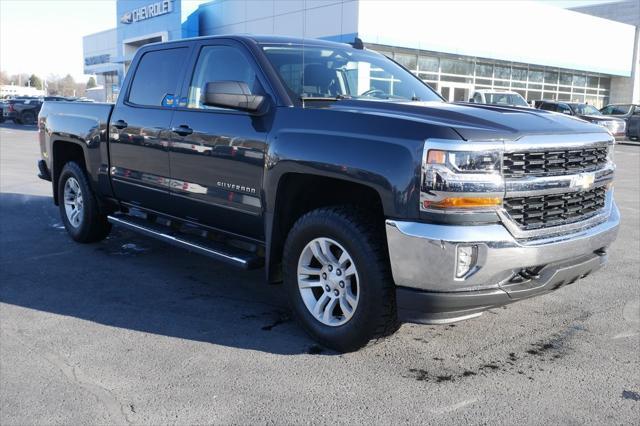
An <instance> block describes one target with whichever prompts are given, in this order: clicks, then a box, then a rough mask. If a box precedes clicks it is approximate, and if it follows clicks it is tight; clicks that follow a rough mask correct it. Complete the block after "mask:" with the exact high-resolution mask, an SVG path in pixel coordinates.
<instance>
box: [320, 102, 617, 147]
mask: <svg viewBox="0 0 640 426" xmlns="http://www.w3.org/2000/svg"><path fill="white" fill-rule="evenodd" d="M325 107H326V108H329V109H332V110H339V111H344V112H350V113H354V114H371V115H378V116H385V117H394V118H398V119H399V120H411V121H420V122H424V123H427V124H433V125H440V126H448V127H450V128H452V129H454V130H455V131H456V132H457V133H458V134H459V135H460V136H461V137H462V138H463V139H465V140H497V139H507V140H514V139H518V138H519V137H521V136H524V135H533V134H556V135H557V134H566V133H606V130H604V129H603V127H601V126H597V125H594V124H591V123H588V122H586V121H584V120H580V119H578V118H575V117H570V116H567V115H565V114H557V113H553V112H548V111H542V110H538V109H533V108H528V107H504V106H496V105H486V104H473V103H460V104H452V103H447V102H383V101H360V100H350V99H345V100H341V101H337V102H332V103H330V104H328V105H326V106H325Z"/></svg>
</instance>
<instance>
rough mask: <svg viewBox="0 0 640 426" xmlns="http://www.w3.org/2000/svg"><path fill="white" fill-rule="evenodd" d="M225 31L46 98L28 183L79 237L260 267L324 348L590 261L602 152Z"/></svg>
mask: <svg viewBox="0 0 640 426" xmlns="http://www.w3.org/2000/svg"><path fill="white" fill-rule="evenodd" d="M354 45H355V46H356V47H352V46H350V45H346V44H338V43H331V42H324V41H316V40H299V39H291V38H279V37H251V36H225V37H211V38H198V39H192V40H182V41H176V42H170V43H164V44H154V45H148V46H144V47H143V48H141V49H140V50H139V51H138V53H137V54H136V57H135V59H134V60H133V62H132V63H131V67H130V70H129V72H128V74H127V77H126V79H125V81H124V84H123V87H122V91H121V95H120V97H119V99H118V101H117V104H116V105H110V104H78V103H65V102H55V103H50V102H45V103H44V105H43V107H42V110H41V112H40V115H39V119H38V126H39V135H40V146H41V152H42V160H41V161H40V162H39V164H38V167H39V171H40V177H42V178H44V179H47V180H50V181H51V182H52V190H53V198H54V202H55V203H56V204H57V205H59V207H60V213H61V215H62V219H63V221H64V224H65V227H66V229H67V231H68V233H69V234H70V235H71V237H72V238H73V239H75V240H76V241H79V242H84V243H88V242H95V241H98V240H100V239H102V238H104V237H105V236H106V235H107V234H108V233H109V230H110V228H111V225H112V224H115V225H118V226H123V227H125V228H128V229H130V230H133V231H136V232H141V233H143V234H145V235H148V236H149V237H153V238H158V239H161V240H164V241H166V242H168V243H171V244H174V245H177V246H180V247H184V248H187V249H189V250H192V251H194V252H196V253H200V254H204V255H207V256H210V257H212V258H214V259H217V260H220V261H223V262H226V263H228V264H230V265H234V266H237V267H239V268H245V269H248V268H258V267H264V268H265V276H266V280H267V282H269V283H280V282H283V283H284V285H285V287H286V294H287V295H288V298H289V302H290V305H291V308H292V310H293V312H294V314H295V316H296V317H297V318H298V320H299V322H300V323H301V324H302V326H303V327H304V328H305V329H306V330H307V331H308V332H309V333H310V334H311V335H312V336H313V337H314V338H315V339H317V340H318V341H319V342H321V343H322V344H324V345H326V346H329V347H331V348H335V349H337V350H341V351H349V350H355V349H357V348H359V347H361V346H363V345H365V344H366V343H367V342H369V341H370V340H371V339H375V338H377V337H380V336H384V335H386V334H389V333H391V332H393V331H394V330H395V329H396V327H397V325H398V323H399V321H398V320H399V319H401V320H408V321H418V322H429V323H447V322H452V321H458V320H461V319H466V318H471V317H474V316H477V315H480V314H481V313H482V311H484V310H486V309H489V308H492V307H495V306H500V305H504V304H507V303H510V302H514V301H517V300H520V299H524V298H527V297H530V296H534V295H538V294H542V293H545V292H548V291H551V290H555V289H557V288H559V287H562V286H563V285H566V284H571V283H573V282H575V281H576V280H578V279H580V278H582V277H585V276H586V275H588V274H590V273H592V272H594V271H596V270H597V269H598V268H600V267H601V266H602V265H603V264H604V263H605V262H606V259H607V247H608V246H609V245H610V244H611V243H612V242H613V240H614V239H615V236H616V232H617V229H618V223H619V213H618V209H617V208H616V205H615V203H614V201H613V186H612V180H613V176H614V169H615V166H614V163H613V144H614V139H613V137H612V136H611V134H610V133H609V132H607V130H606V129H605V128H603V127H601V126H597V125H594V124H590V123H587V122H584V121H582V120H577V119H574V118H572V117H567V116H564V115H562V114H556V113H551V112H545V111H537V110H533V109H530V108H518V107H500V106H493V105H478V104H449V103H446V102H444V101H443V100H442V99H441V97H440V96H439V95H438V94H436V93H435V92H433V91H432V90H431V89H430V88H429V87H428V86H427V85H426V84H424V83H423V82H422V81H420V80H419V79H418V78H416V77H415V76H414V75H412V74H411V73H410V72H408V71H407V70H405V69H404V68H402V67H401V66H399V65H398V64H396V63H394V62H393V61H391V60H389V59H387V58H385V57H384V56H382V55H380V54H377V53H375V52H372V51H368V50H365V49H362V48H361V45H360V44H359V43H355V44H354Z"/></svg>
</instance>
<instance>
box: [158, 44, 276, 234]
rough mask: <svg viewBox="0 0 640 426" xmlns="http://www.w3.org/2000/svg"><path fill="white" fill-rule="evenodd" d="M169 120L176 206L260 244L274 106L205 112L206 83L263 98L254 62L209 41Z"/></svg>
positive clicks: (233, 47)
mask: <svg viewBox="0 0 640 426" xmlns="http://www.w3.org/2000/svg"><path fill="white" fill-rule="evenodd" d="M196 49H197V50H198V55H197V56H196V55H194V59H193V64H194V66H193V73H192V74H191V76H190V78H187V81H185V84H184V85H183V88H182V98H181V100H180V103H181V105H179V107H178V108H177V109H176V111H175V113H174V115H173V119H172V122H171V128H172V129H173V137H172V142H171V151H170V162H171V205H172V208H173V209H175V210H174V212H173V214H174V215H175V216H178V217H182V218H184V219H186V220H189V221H192V222H196V223H200V224H203V225H206V226H209V227H213V228H216V229H220V230H223V231H226V232H231V233H234V234H238V235H241V236H244V237H249V238H252V239H257V240H262V239H263V238H264V225H263V221H262V207H263V206H262V201H261V200H262V198H261V187H262V178H263V173H264V156H265V145H266V138H267V133H268V131H269V128H270V123H271V118H272V114H273V112H274V111H273V108H272V109H271V111H270V112H268V113H266V114H264V115H255V114H250V113H248V112H243V111H238V110H232V109H226V108H219V107H212V106H207V105H205V104H204V103H203V100H204V98H203V93H204V90H205V86H206V84H207V82H214V81H241V82H244V83H246V84H247V85H248V87H249V88H250V90H251V92H252V93H256V94H264V93H265V92H264V89H263V87H265V84H264V80H262V82H261V77H259V76H258V75H259V73H258V72H256V69H257V68H256V67H255V64H254V63H253V59H252V57H251V56H250V55H249V54H248V52H246V51H245V50H244V49H245V48H244V47H243V46H242V45H240V44H238V43H236V42H233V41H222V40H218V41H203V42H201V43H200V44H199V45H198V46H197V47H196Z"/></svg>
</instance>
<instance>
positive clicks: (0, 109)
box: [0, 99, 9, 123]
mask: <svg viewBox="0 0 640 426" xmlns="http://www.w3.org/2000/svg"><path fill="white" fill-rule="evenodd" d="M8 103H9V101H8V100H6V99H0V123H4V108H5V107H6V106H7V105H8Z"/></svg>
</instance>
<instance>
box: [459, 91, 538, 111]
mask: <svg viewBox="0 0 640 426" xmlns="http://www.w3.org/2000/svg"><path fill="white" fill-rule="evenodd" d="M469 102H473V103H477V104H490V105H505V106H524V107H530V105H529V104H528V103H527V101H526V99H525V98H523V97H522V95H520V94H519V93H517V92H510V91H507V90H504V91H503V90H490V89H482V90H476V91H475V92H474V93H473V96H472V97H471V99H469Z"/></svg>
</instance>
